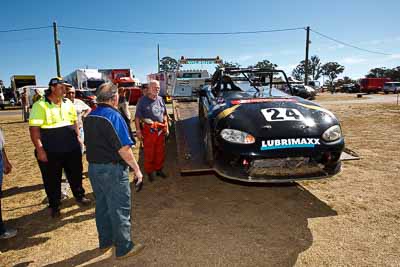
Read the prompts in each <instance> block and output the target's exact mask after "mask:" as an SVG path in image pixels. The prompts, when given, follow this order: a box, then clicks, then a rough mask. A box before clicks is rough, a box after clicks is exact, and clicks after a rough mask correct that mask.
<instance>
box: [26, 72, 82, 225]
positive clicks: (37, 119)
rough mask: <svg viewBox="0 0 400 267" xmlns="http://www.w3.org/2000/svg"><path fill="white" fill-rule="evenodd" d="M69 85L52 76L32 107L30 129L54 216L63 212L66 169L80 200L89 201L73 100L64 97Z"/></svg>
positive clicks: (73, 189) (74, 192) (75, 194)
mask: <svg viewBox="0 0 400 267" xmlns="http://www.w3.org/2000/svg"><path fill="white" fill-rule="evenodd" d="M66 85H68V84H67V83H66V82H65V81H64V80H63V79H62V78H53V79H51V80H50V82H49V89H47V90H46V93H45V95H44V97H43V98H42V99H40V100H38V101H37V102H35V104H34V105H33V107H32V111H31V114H30V117H29V132H30V135H31V140H32V143H33V144H34V146H35V156H36V158H37V161H38V164H39V168H40V171H41V173H42V179H43V184H44V188H45V191H46V194H47V198H48V200H49V207H50V211H51V216H52V217H59V216H60V209H59V206H60V198H61V176H62V170H63V169H64V171H65V174H66V176H67V179H68V182H69V184H70V186H71V190H72V193H73V195H74V197H75V198H76V200H77V201H78V203H80V204H83V205H88V204H90V200H89V199H87V198H86V197H85V190H84V189H83V187H82V169H83V167H82V153H81V141H80V139H79V128H78V125H77V115H76V110H75V107H74V104H73V103H72V102H71V101H70V100H69V99H67V98H64V95H65V91H66Z"/></svg>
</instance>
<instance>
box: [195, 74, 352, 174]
mask: <svg viewBox="0 0 400 267" xmlns="http://www.w3.org/2000/svg"><path fill="white" fill-rule="evenodd" d="M284 88H291V87H290V84H289V82H288V79H287V77H286V74H285V73H284V72H283V71H281V70H265V69H219V70H217V71H216V72H215V73H214V75H213V77H212V79H211V83H210V84H209V85H207V86H204V87H203V89H202V90H201V91H200V100H199V118H200V124H201V128H202V136H203V138H204V145H205V149H206V160H207V161H208V163H209V164H210V165H211V166H212V168H213V169H214V170H215V171H216V172H217V173H219V174H220V175H222V176H224V177H227V178H231V179H235V180H241V181H246V182H291V181H295V180H302V179H316V178H324V177H329V176H332V175H334V174H337V173H338V172H339V171H340V170H341V161H340V155H341V153H342V151H343V149H344V139H343V136H342V132H341V127H340V124H339V121H338V120H337V118H336V117H335V116H334V115H333V114H332V113H331V112H330V111H328V110H326V109H324V108H321V107H320V106H319V105H317V104H316V103H313V102H311V101H308V100H305V99H303V98H300V97H296V96H291V95H289V94H286V93H284V92H283V89H284ZM291 92H292V91H291Z"/></svg>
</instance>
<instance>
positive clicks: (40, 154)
mask: <svg viewBox="0 0 400 267" xmlns="http://www.w3.org/2000/svg"><path fill="white" fill-rule="evenodd" d="M36 152H37V158H38V160H39V161H41V162H48V161H49V160H48V159H47V154H46V151H44V149H43V148H41V149H38V150H36Z"/></svg>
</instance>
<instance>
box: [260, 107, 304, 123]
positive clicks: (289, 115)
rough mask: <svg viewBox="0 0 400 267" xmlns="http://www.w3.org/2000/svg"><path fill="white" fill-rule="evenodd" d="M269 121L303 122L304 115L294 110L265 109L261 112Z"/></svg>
mask: <svg viewBox="0 0 400 267" xmlns="http://www.w3.org/2000/svg"><path fill="white" fill-rule="evenodd" d="M261 113H262V114H263V115H264V117H265V119H266V120H267V121H301V120H304V116H303V114H301V113H300V111H298V110H297V109H293V108H265V109H262V110H261Z"/></svg>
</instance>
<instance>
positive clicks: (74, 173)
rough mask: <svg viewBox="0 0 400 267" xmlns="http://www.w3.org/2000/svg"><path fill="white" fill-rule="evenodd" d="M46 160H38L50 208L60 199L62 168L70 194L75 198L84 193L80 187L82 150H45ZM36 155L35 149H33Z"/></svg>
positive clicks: (54, 206) (58, 203)
mask: <svg viewBox="0 0 400 267" xmlns="http://www.w3.org/2000/svg"><path fill="white" fill-rule="evenodd" d="M46 153H47V159H48V162H42V161H40V160H38V163H39V168H40V172H41V173H42V179H43V185H44V189H45V191H46V195H47V198H48V200H49V206H50V207H51V208H58V207H59V206H60V199H61V178H62V170H63V169H64V171H65V175H66V176H67V180H68V183H69V185H70V187H71V191H72V194H73V195H74V197H75V198H76V199H80V198H82V197H83V196H84V195H85V190H84V189H83V187H82V170H83V166H82V152H81V150H80V149H77V150H74V151H72V152H46ZM35 155H36V151H35Z"/></svg>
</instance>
